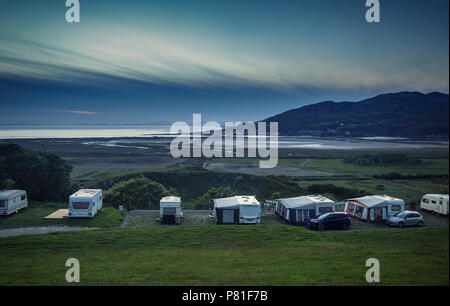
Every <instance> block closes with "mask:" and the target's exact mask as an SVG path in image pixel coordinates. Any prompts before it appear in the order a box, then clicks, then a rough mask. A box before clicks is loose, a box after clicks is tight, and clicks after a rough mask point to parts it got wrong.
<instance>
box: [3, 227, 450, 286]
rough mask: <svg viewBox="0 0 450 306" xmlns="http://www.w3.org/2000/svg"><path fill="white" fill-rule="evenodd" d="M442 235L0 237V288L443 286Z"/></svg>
mask: <svg viewBox="0 0 450 306" xmlns="http://www.w3.org/2000/svg"><path fill="white" fill-rule="evenodd" d="M448 234H449V231H448V227H442V228H431V227H429V228H421V229H418V228H410V229H409V228H407V229H388V230H374V231H348V232H327V233H318V232H313V231H309V230H307V229H304V228H301V227H296V226H287V225H261V226H233V225H230V226H185V227H170V226H168V227H165V226H159V227H153V228H142V227H141V228H127V229H123V228H115V229H101V230H91V231H81V232H61V233H52V234H46V235H36V236H17V237H9V238H0V249H1V250H2V252H1V253H0V271H2V273H0V286H4V285H68V283H67V282H66V281H65V279H64V275H65V273H66V271H67V268H66V267H65V265H64V262H65V261H66V260H67V258H72V257H75V258H77V259H78V260H79V261H80V266H81V271H82V272H81V282H80V283H79V284H80V285H85V286H86V285H97V286H98V285H101V286H104V285H122V286H123V285H156V286H160V285H180V286H181V285H182V286H214V285H216V286H243V285H246V286H248V285H259V286H280V285H285V286H300V285H332V286H339V285H362V286H367V285H369V284H368V283H367V282H366V281H365V278H364V276H365V274H366V271H367V269H368V268H366V266H365V262H366V260H367V259H368V258H377V259H378V260H379V261H380V263H381V267H382V268H381V285H385V286H389V285H390V286H394V285H426V286H448V241H449V240H448Z"/></svg>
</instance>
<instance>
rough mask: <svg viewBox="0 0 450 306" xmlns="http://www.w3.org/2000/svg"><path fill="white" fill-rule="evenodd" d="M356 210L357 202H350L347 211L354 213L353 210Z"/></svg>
mask: <svg viewBox="0 0 450 306" xmlns="http://www.w3.org/2000/svg"><path fill="white" fill-rule="evenodd" d="M354 210H355V204H352V203H348V207H347V211H348V212H349V213H350V214H353V211H354Z"/></svg>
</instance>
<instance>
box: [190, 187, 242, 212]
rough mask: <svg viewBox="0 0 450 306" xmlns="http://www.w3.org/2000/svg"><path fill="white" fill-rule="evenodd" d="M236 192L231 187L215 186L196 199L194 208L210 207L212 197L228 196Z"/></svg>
mask: <svg viewBox="0 0 450 306" xmlns="http://www.w3.org/2000/svg"><path fill="white" fill-rule="evenodd" d="M236 194H237V192H236V191H234V190H232V189H231V188H230V187H213V188H211V189H209V190H208V191H207V192H206V193H205V194H204V195H202V196H199V197H198V198H197V200H195V202H194V209H209V208H210V204H211V200H212V199H219V198H228V197H232V196H235V195H236Z"/></svg>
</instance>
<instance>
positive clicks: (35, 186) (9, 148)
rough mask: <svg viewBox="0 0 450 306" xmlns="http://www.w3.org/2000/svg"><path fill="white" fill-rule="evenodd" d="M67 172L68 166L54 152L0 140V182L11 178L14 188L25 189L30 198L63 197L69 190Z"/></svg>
mask: <svg viewBox="0 0 450 306" xmlns="http://www.w3.org/2000/svg"><path fill="white" fill-rule="evenodd" d="M71 172H72V166H70V165H69V164H67V162H66V161H65V160H63V159H62V158H60V157H59V156H58V155H56V154H53V153H47V152H35V151H30V150H26V149H24V148H22V147H21V146H19V145H17V144H13V143H6V144H0V182H5V181H9V180H13V181H14V182H15V184H14V185H13V186H14V188H18V189H24V190H26V191H27V193H28V194H29V197H30V198H32V199H35V200H44V201H47V200H48V201H58V200H62V199H66V198H67V197H68V196H69V195H70V193H71V192H72V191H73V190H72V181H71V177H70V174H71ZM9 182H10V183H11V181H9ZM3 184H4V183H3Z"/></svg>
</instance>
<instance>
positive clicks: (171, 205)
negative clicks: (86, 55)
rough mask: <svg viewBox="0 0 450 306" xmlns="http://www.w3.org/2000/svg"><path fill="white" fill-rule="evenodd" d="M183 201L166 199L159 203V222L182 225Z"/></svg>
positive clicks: (174, 198) (172, 198)
mask: <svg viewBox="0 0 450 306" xmlns="http://www.w3.org/2000/svg"><path fill="white" fill-rule="evenodd" d="M182 215H183V213H182V212H181V199H180V198H179V197H173V196H172V197H164V198H162V199H161V201H160V202H159V222H160V223H163V224H181V216H182Z"/></svg>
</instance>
